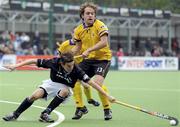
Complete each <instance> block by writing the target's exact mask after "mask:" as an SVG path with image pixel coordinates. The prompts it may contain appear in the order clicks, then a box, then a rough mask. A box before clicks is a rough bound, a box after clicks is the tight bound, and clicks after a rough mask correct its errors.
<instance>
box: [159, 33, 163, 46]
mask: <svg viewBox="0 0 180 127" xmlns="http://www.w3.org/2000/svg"><path fill="white" fill-rule="evenodd" d="M163 44H164V37H163V35H162V36H161V37H160V39H159V46H160V47H163Z"/></svg>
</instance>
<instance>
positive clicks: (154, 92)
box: [0, 71, 180, 127]
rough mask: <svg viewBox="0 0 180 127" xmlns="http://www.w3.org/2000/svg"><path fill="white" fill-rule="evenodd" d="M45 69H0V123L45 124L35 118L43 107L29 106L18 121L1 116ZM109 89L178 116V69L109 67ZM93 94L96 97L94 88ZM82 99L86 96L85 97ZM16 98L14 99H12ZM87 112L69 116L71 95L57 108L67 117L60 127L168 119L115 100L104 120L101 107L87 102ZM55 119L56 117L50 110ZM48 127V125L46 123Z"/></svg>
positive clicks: (162, 125)
mask: <svg viewBox="0 0 180 127" xmlns="http://www.w3.org/2000/svg"><path fill="white" fill-rule="evenodd" d="M48 76H49V73H48V71H14V72H0V127H45V126H49V125H50V124H46V123H41V122H39V121H38V118H39V114H40V112H41V111H42V109H40V108H37V107H31V108H29V109H28V110H27V111H26V112H24V113H23V114H22V115H21V116H20V117H19V119H18V120H17V121H13V122H4V121H3V120H2V117H3V116H4V115H6V114H8V113H10V112H11V111H13V110H14V109H15V108H16V107H17V104H16V103H19V102H21V101H22V100H23V99H24V98H25V97H27V96H29V95H31V93H32V92H33V91H34V90H35V89H36V88H37V86H38V85H39V84H41V81H42V80H44V79H47V78H48ZM105 83H106V84H107V85H106V86H107V87H108V88H109V91H110V93H111V94H112V95H113V96H114V97H116V98H117V99H118V100H120V101H123V102H126V103H129V104H132V105H135V106H140V107H143V108H145V109H148V110H152V111H158V112H161V113H164V114H169V115H171V116H175V117H177V118H179V119H180V72H118V71H111V72H109V74H108V75H107V78H106V80H105ZM93 97H94V98H96V99H97V100H99V98H98V96H97V92H96V91H95V90H93ZM84 101H85V103H86V104H87V102H86V99H85V98H84ZM15 102H16V103H15ZM48 103H49V102H45V101H43V100H38V101H37V102H35V103H34V105H36V106H41V107H46V106H47V105H48ZM87 107H88V109H89V113H88V114H86V115H85V116H84V117H83V118H82V119H81V120H79V121H74V120H71V117H72V116H73V114H74V111H75V107H74V102H73V98H72V99H71V100H70V101H69V102H68V103H67V104H65V105H61V106H60V107H58V108H57V109H56V111H58V112H61V113H63V114H64V116H65V117H66V118H65V120H64V121H63V122H62V123H60V124H59V125H58V126H59V127H170V125H169V122H168V121H167V120H163V119H160V118H157V117H154V116H150V115H147V114H144V113H142V112H139V111H136V110H133V109H129V108H127V107H124V106H120V105H118V104H113V105H112V111H113V119H112V120H111V121H104V120H103V112H102V107H93V106H91V105H88V104H87ZM52 117H53V118H54V119H58V116H57V115H56V114H55V113H52ZM49 127H50V126H49Z"/></svg>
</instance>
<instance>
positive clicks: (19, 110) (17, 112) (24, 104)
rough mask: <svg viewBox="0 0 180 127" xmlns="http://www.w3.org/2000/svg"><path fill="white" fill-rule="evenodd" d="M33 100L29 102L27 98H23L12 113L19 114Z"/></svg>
mask: <svg viewBox="0 0 180 127" xmlns="http://www.w3.org/2000/svg"><path fill="white" fill-rule="evenodd" d="M33 102H34V101H33ZM33 102H30V100H29V98H25V99H24V101H23V102H22V103H21V104H20V105H19V107H18V108H17V109H16V111H15V112H14V113H15V114H17V115H18V116H19V115H20V114H21V113H22V112H24V111H25V110H26V109H28V108H29V107H30V106H31V105H32V104H33Z"/></svg>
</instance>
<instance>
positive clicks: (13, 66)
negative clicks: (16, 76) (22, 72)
mask: <svg viewBox="0 0 180 127" xmlns="http://www.w3.org/2000/svg"><path fill="white" fill-rule="evenodd" d="M4 67H5V68H7V69H9V70H10V71H13V70H15V69H16V66H15V65H8V66H4Z"/></svg>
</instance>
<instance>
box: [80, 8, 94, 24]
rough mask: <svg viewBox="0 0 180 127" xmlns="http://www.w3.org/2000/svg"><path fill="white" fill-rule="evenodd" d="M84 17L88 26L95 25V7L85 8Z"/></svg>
mask: <svg viewBox="0 0 180 127" xmlns="http://www.w3.org/2000/svg"><path fill="white" fill-rule="evenodd" d="M82 18H83V19H84V22H85V24H86V25H87V26H91V25H93V23H94V21H95V19H96V13H95V11H94V9H93V8H91V7H86V8H85V9H84V14H83V15H82Z"/></svg>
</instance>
